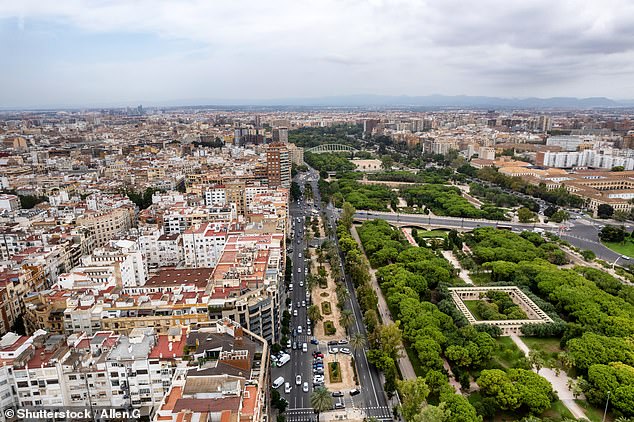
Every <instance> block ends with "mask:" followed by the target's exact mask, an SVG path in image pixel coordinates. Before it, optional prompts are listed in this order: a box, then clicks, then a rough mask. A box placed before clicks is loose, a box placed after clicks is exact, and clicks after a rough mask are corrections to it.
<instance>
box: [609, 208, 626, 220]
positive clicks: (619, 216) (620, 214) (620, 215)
mask: <svg viewBox="0 0 634 422" xmlns="http://www.w3.org/2000/svg"><path fill="white" fill-rule="evenodd" d="M629 217H630V214H629V213H628V212H627V211H622V210H617V211H614V214H612V218H613V219H615V220H616V221H625V220H627V219H628V218H629Z"/></svg>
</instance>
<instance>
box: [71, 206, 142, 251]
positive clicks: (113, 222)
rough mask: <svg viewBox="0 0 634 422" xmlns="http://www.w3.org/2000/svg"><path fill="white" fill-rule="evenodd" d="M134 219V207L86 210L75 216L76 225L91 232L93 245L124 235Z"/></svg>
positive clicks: (106, 242) (105, 243) (97, 245)
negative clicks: (82, 213)
mask: <svg viewBox="0 0 634 422" xmlns="http://www.w3.org/2000/svg"><path fill="white" fill-rule="evenodd" d="M133 219H134V209H130V208H128V207H122V208H115V209H111V210H109V211H88V212H86V213H85V214H84V215H82V216H80V217H78V218H77V221H76V223H77V226H84V227H86V228H87V229H88V230H90V231H91V232H92V235H93V239H94V240H93V242H92V243H93V245H94V247H97V248H99V247H102V246H105V245H107V244H108V242H109V241H110V240H112V239H114V238H115V237H118V236H122V235H124V234H125V233H126V232H127V231H128V230H130V227H132V221H133Z"/></svg>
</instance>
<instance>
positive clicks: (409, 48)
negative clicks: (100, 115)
mask: <svg viewBox="0 0 634 422" xmlns="http://www.w3.org/2000/svg"><path fill="white" fill-rule="evenodd" d="M633 22H634V6H633V5H630V4H628V3H627V2H624V1H617V0H614V1H610V2H607V3H606V2H602V3H601V4H599V3H598V2H590V1H589V2H583V4H580V3H579V2H558V3H552V2H545V1H531V2H522V3H521V4H513V3H508V2H505V3H502V2H500V1H487V2H485V3H480V4H479V5H478V8H477V10H473V8H472V7H469V4H468V3H466V2H461V1H451V2H442V3H439V4H430V3H426V2H416V1H402V2H398V3H392V2H390V3H388V2H382V1H371V2H361V1H349V2H331V1H323V2H319V3H318V4H310V5H309V4H305V3H298V2H274V3H273V4H271V3H270V2H267V3H266V5H263V4H260V3H258V2H249V1H245V2H231V3H229V4H215V3H213V4H210V3H208V2H199V1H195V0H192V1H189V2H186V3H179V5H175V4H172V3H169V2H135V3H129V2H121V1H109V2H103V3H100V4H99V5H97V6H95V5H94V4H88V3H85V2H81V1H78V2H70V1H62V2H55V4H49V3H47V2H39V1H30V2H29V1H26V2H20V3H19V4H18V3H15V4H14V3H10V2H9V3H3V4H0V34H1V35H0V37H2V39H3V40H5V42H3V43H2V46H0V51H2V53H3V54H2V57H3V58H4V63H3V64H4V66H3V69H4V78H3V79H2V82H0V89H1V90H2V92H3V99H2V101H1V103H0V107H2V108H30V107H65V106H67V107H82V106H84V107H90V106H120V105H132V104H134V103H143V104H150V105H152V104H156V105H170V104H171V105H186V104H188V103H205V102H207V101H212V102H213V100H221V99H226V100H230V101H236V100H240V99H251V100H253V101H254V102H257V101H263V100H267V99H302V98H304V99H311V98H322V97H337V96H351V95H368V94H372V95H378V96H382V95H387V96H400V95H407V96H426V95H432V94H443V95H470V96H481V95H486V96H495V97H503V98H527V97H540V98H549V97H560V96H565V97H609V98H612V99H615V100H627V99H631V98H634V81H632V79H631V77H630V76H629V75H630V74H631V72H632V64H631V63H634V60H632V59H633V58H634V57H632V56H633V53H632V46H634V42H632V41H633V40H632V38H633V37H634V34H633V33H632V31H631V30H630V29H628V28H631V27H632V23H633Z"/></svg>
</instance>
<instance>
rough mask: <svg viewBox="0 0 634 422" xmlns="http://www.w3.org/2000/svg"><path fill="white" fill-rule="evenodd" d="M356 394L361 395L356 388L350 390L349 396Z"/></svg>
mask: <svg viewBox="0 0 634 422" xmlns="http://www.w3.org/2000/svg"><path fill="white" fill-rule="evenodd" d="M357 394H361V391H360V390H359V389H358V388H355V389H353V390H350V395H351V396H356V395H357Z"/></svg>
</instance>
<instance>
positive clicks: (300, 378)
mask: <svg viewBox="0 0 634 422" xmlns="http://www.w3.org/2000/svg"><path fill="white" fill-rule="evenodd" d="M295 384H297V385H302V376H301V375H297V376H296V377H295Z"/></svg>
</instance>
